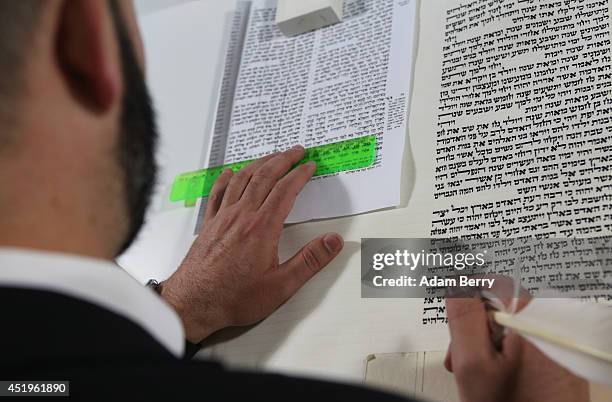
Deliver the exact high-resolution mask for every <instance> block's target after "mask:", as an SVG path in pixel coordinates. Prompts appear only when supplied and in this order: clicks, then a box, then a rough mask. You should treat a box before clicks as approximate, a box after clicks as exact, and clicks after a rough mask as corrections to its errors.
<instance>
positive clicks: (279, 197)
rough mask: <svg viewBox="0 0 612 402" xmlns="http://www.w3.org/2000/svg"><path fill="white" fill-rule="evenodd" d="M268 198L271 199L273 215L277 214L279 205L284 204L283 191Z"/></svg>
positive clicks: (276, 192)
mask: <svg viewBox="0 0 612 402" xmlns="http://www.w3.org/2000/svg"><path fill="white" fill-rule="evenodd" d="M268 197H270V198H269V202H270V204H271V205H272V206H273V209H271V211H270V212H271V213H276V212H277V209H276V208H277V207H278V206H279V205H281V204H282V202H283V198H284V194H283V192H282V191H275V192H273V193H272V194H270V195H269V196H268Z"/></svg>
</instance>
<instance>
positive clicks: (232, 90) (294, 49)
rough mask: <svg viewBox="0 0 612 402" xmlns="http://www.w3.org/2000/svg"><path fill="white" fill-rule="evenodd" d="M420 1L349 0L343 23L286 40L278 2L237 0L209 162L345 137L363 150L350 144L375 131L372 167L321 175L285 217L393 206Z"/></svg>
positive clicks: (247, 157)
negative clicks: (280, 25) (278, 22)
mask: <svg viewBox="0 0 612 402" xmlns="http://www.w3.org/2000/svg"><path fill="white" fill-rule="evenodd" d="M416 9H417V8H416V2H414V1H406V0H392V1H387V0H368V1H354V0H353V1H347V2H346V3H345V7H344V20H343V22H342V23H341V24H336V25H333V26H330V27H326V28H323V29H319V30H316V31H314V32H309V33H305V34H302V35H299V36H297V37H293V38H286V37H284V36H283V35H282V34H281V32H280V30H279V29H278V27H277V26H276V23H275V16H276V1H275V0H253V1H239V2H237V4H236V12H235V14H234V18H233V20H232V33H231V36H230V42H229V45H228V52H227V56H226V63H225V71H224V77H223V82H222V85H221V89H220V95H219V103H218V109H217V119H216V122H215V127H214V133H213V135H212V136H211V140H210V146H209V149H210V154H209V157H208V161H207V166H208V167H216V166H222V165H227V164H231V163H235V162H242V161H246V160H253V159H256V158H259V157H262V156H265V155H269V154H271V153H273V152H277V151H283V150H286V149H288V148H290V147H292V146H294V145H298V144H300V145H303V146H305V147H306V148H312V147H320V146H326V145H332V144H338V143H344V144H348V145H347V146H348V147H349V149H350V150H351V151H350V152H349V153H348V155H351V153H352V154H353V156H352V158H358V157H359V155H355V152H356V151H354V149H356V148H358V147H352V146H351V145H350V144H351V143H354V142H356V141H359V139H363V138H365V137H372V136H375V137H376V144H373V145H375V146H376V151H377V152H376V157H375V158H373V159H375V160H372V163H371V164H370V165H366V166H365V167H363V168H361V169H340V171H338V172H335V173H334V174H326V175H322V176H321V177H315V178H314V179H313V180H311V181H310V182H309V183H308V184H307V185H306V187H305V188H304V190H303V191H302V192H301V193H300V195H299V197H298V199H297V201H296V204H295V206H294V208H293V211H292V212H291V215H290V216H289V218H288V222H302V221H306V220H312V219H319V218H330V217H338V216H345V215H352V214H357V213H363V212H368V211H372V210H377V209H382V208H389V207H395V206H397V205H398V204H399V202H400V176H401V161H402V157H403V154H404V147H405V141H404V139H405V135H404V134H405V132H406V128H407V109H408V100H409V96H410V88H411V83H412V53H413V47H414V37H413V36H414V31H415V29H414V25H415V23H414V20H415V18H416ZM330 152H333V151H330ZM347 158H351V156H347ZM348 165H350V163H348ZM205 207H206V200H204V201H203V202H202V205H201V206H200V214H199V218H200V219H199V222H198V225H196V232H199V228H200V225H199V223H200V221H201V219H202V218H203V215H204V211H205Z"/></svg>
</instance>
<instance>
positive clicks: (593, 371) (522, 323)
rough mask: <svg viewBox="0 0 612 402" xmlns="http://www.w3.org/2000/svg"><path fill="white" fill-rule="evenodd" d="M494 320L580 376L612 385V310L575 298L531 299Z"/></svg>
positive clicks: (499, 312)
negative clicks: (515, 309) (514, 310)
mask: <svg viewBox="0 0 612 402" xmlns="http://www.w3.org/2000/svg"><path fill="white" fill-rule="evenodd" d="M493 317H494V320H495V321H496V322H497V323H498V324H499V325H502V326H504V327H506V328H508V329H510V330H513V331H514V332H516V333H518V334H520V335H521V336H523V337H524V338H525V339H527V340H528V341H529V342H531V343H533V344H534V345H535V346H536V347H537V348H539V349H540V350H541V351H542V352H543V353H544V354H545V355H547V356H548V357H549V358H550V359H552V360H554V361H555V362H556V363H558V364H559V365H561V366H563V367H565V368H566V369H568V370H570V371H571V372H573V373H574V374H576V375H578V376H579V377H583V378H585V379H587V380H591V381H594V382H598V383H602V384H609V385H612V308H611V307H609V306H606V305H602V304H597V303H586V302H582V301H578V300H574V299H543V298H535V299H532V300H531V301H530V302H529V304H527V306H526V307H525V308H524V309H522V310H521V311H519V312H517V313H513V314H512V313H506V312H502V311H497V312H495V313H493Z"/></svg>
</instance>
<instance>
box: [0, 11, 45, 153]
mask: <svg viewBox="0 0 612 402" xmlns="http://www.w3.org/2000/svg"><path fill="white" fill-rule="evenodd" d="M43 2H44V0H17V1H15V0H0V123H1V124H2V126H3V127H4V128H6V127H7V126H10V125H12V124H14V123H15V120H16V119H17V116H18V113H17V112H16V109H17V105H18V103H19V95H20V93H21V91H22V86H23V78H22V77H21V76H20V75H21V74H22V73H23V70H24V69H23V67H24V65H25V61H26V60H27V56H28V51H29V49H31V47H32V45H33V39H34V32H35V31H36V30H35V27H36V25H37V24H38V23H39V19H40V14H41V8H42V6H43V4H44V3H43ZM9 140H10V137H9V133H8V130H6V129H3V130H2V131H0V152H1V151H2V149H3V148H4V145H5V144H6V143H7V142H8V141H9Z"/></svg>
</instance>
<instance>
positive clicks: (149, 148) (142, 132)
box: [109, 0, 158, 255]
mask: <svg viewBox="0 0 612 402" xmlns="http://www.w3.org/2000/svg"><path fill="white" fill-rule="evenodd" d="M109 3H110V8H111V12H112V15H113V19H114V22H115V26H116V31H117V37H118V42H119V50H120V56H121V61H122V73H123V82H124V88H125V89H124V95H123V102H122V103H123V105H122V112H121V117H120V129H119V130H120V132H119V136H118V141H117V150H116V156H117V162H118V164H119V166H120V168H121V172H122V173H123V181H124V194H125V205H126V206H127V208H126V209H127V212H128V217H127V218H128V229H127V233H125V235H124V238H123V239H122V242H121V243H120V244H121V246H120V247H119V249H118V250H117V255H119V254H121V253H123V252H124V251H125V250H127V249H128V248H129V247H130V246H131V245H132V243H133V242H134V240H135V239H136V237H137V236H138V232H139V231H140V229H141V228H142V226H143V224H144V222H145V215H146V211H147V208H148V207H149V204H150V200H151V195H152V193H153V189H154V187H155V182H156V176H157V165H156V163H155V150H156V146H157V138H158V133H157V126H156V122H155V112H154V110H153V105H152V101H151V96H150V95H149V91H148V88H147V85H146V81H145V78H144V74H143V72H142V70H141V69H140V67H139V65H138V61H137V58H136V52H135V51H134V47H133V45H132V41H131V39H130V37H129V34H128V30H127V28H126V25H125V22H124V20H123V18H122V15H121V10H120V8H119V6H118V4H117V1H116V0H111V1H110V2H109Z"/></svg>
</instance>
